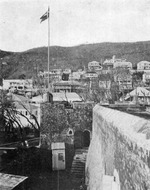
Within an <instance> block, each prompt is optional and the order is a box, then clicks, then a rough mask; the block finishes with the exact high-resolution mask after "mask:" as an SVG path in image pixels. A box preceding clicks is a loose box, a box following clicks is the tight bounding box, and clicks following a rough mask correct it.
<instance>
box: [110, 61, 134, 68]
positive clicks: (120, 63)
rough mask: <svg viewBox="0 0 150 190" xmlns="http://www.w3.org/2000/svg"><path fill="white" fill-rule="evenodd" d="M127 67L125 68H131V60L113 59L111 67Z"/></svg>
mask: <svg viewBox="0 0 150 190" xmlns="http://www.w3.org/2000/svg"><path fill="white" fill-rule="evenodd" d="M118 67H119V68H127V69H132V63H131V62H127V61H126V60H119V61H117V60H116V61H115V62H114V65H113V68H114V69H115V68H118Z"/></svg>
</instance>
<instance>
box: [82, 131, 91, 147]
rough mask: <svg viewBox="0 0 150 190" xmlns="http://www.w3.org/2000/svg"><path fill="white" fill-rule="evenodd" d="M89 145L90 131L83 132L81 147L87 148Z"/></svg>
mask: <svg viewBox="0 0 150 190" xmlns="http://www.w3.org/2000/svg"><path fill="white" fill-rule="evenodd" d="M89 145H90V131H88V130H85V131H84V132H83V147H89Z"/></svg>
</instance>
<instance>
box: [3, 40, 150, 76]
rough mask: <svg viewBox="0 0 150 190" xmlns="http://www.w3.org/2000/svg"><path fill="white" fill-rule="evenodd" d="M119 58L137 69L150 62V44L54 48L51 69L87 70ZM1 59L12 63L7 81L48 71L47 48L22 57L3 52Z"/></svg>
mask: <svg viewBox="0 0 150 190" xmlns="http://www.w3.org/2000/svg"><path fill="white" fill-rule="evenodd" d="M112 55H116V57H118V58H125V59H127V60H128V61H131V62H132V63H133V64H134V66H136V64H137V63H138V62H139V61H141V60H147V61H150V41H147V42H136V43H97V44H86V45H80V46H74V47H59V46H52V47H50V68H68V67H69V68H71V69H73V70H76V69H78V68H84V67H87V64H88V62H90V61H93V60H95V61H99V62H101V61H104V60H105V59H106V58H111V57H112ZM0 58H3V59H4V61H6V62H7V63H8V66H6V67H5V68H4V77H9V78H19V77H20V75H24V76H25V77H26V78H30V77H32V76H33V73H34V74H35V75H36V73H37V72H38V71H39V70H46V69H47V47H40V48H34V49H31V50H28V51H25V52H21V53H11V52H5V51H0Z"/></svg>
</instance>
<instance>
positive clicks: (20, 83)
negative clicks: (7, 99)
mask: <svg viewBox="0 0 150 190" xmlns="http://www.w3.org/2000/svg"><path fill="white" fill-rule="evenodd" d="M25 87H26V88H33V80H32V79H3V89H5V90H8V89H10V88H16V89H17V90H24V89H25Z"/></svg>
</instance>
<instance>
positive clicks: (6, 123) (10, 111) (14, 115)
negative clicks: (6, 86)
mask: <svg viewBox="0 0 150 190" xmlns="http://www.w3.org/2000/svg"><path fill="white" fill-rule="evenodd" d="M0 99H1V107H0V110H1V112H0V121H1V123H2V125H1V126H0V127H1V130H2V131H5V138H6V139H7V140H12V139H14V137H16V133H17V139H21V140H22V141H23V142H25V138H26V135H25V126H23V124H22V123H21V120H20V116H21V117H23V118H25V119H26V120H27V122H28V126H30V127H31V128H32V129H33V130H34V132H35V135H39V130H40V126H39V123H38V121H37V118H36V116H35V115H33V114H32V113H31V112H30V111H29V110H27V108H26V106H25V105H24V104H22V103H20V104H21V105H22V106H23V107H24V108H25V109H26V111H27V112H28V113H29V115H30V116H31V117H32V118H33V119H34V121H35V123H36V126H35V124H33V123H32V122H31V121H30V119H29V118H28V117H27V116H25V115H24V114H22V113H21V112H19V111H18V110H17V109H16V107H15V103H14V102H13V101H12V100H10V99H8V96H7V95H6V92H4V91H3V92H2V93H1V97H0ZM10 135H11V137H12V139H11V138H9V137H10Z"/></svg>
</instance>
